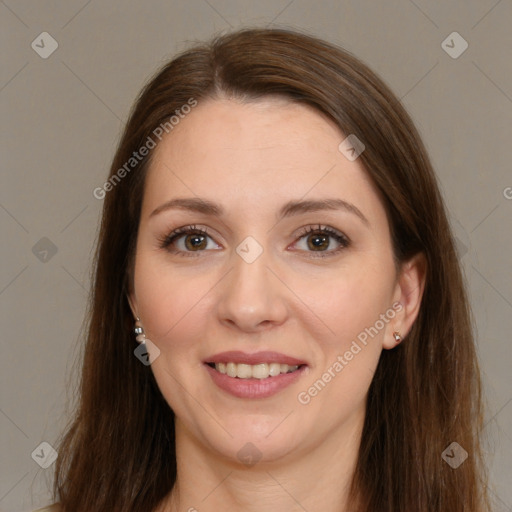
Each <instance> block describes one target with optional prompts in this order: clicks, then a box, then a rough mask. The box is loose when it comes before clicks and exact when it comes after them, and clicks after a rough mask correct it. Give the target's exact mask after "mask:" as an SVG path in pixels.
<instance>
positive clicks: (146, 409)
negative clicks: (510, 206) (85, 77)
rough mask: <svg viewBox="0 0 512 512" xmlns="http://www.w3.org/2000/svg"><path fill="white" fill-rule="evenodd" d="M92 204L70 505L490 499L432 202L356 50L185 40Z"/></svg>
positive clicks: (407, 125)
mask: <svg viewBox="0 0 512 512" xmlns="http://www.w3.org/2000/svg"><path fill="white" fill-rule="evenodd" d="M94 194H95V196H96V197H100V198H103V199H104V210H103V218H102V226H101V232H100V235H99V241H98V247H97V259H96V268H95V282H94V294H93V297H92V301H91V305H90V320H89V331H88V338H87V343H86V345H85V354H84V363H83V373H82V380H81V388H80V402H79V404H78V407H77V411H76V415H75V417H74V418H73V420H72V423H71V424H70V426H69V429H68V430H67V432H66V434H65V436H64V438H63V440H62V443H61V445H60V448H59V450H58V452H59V458H58V460H57V464H56V479H55V485H54V493H55V499H56V501H59V502H60V507H61V508H60V509H59V510H61V511H62V512H69V511H73V512H80V511H92V510H94V511H98V512H100V511H104V512H107V511H108V512H112V511H123V512H128V511H140V510H144V511H158V512H175V511H187V510H188V511H194V510H197V511H200V512H203V511H214V510H232V511H242V510H243V511H252V510H261V509H264V510H268V511H273V510H276V511H277V510H279V511H282V510H287V511H294V510H308V511H309V512H313V511H317V510H323V511H325V510H328V511H333V512H334V511H336V512H346V511H350V512H354V511H360V512H363V511H364V512H370V511H371V512H377V511H379V512H380V511H382V512H384V511H385V512H398V511H404V512H405V511H407V512H410V511H420V512H427V511H428V512H434V511H439V512H441V511H443V512H445V511H450V512H459V511H460V512H462V511H479V512H481V511H485V510H488V508H487V507H488V506H487V499H486V486H485V480H484V477H485V472H484V469H483V466H482V464H481V450H480V441H479V433H480V431H481V428H482V419H481V418H482V414H481V402H480V380H479V373H478V365H477V360H476V356H475V348H474V343H473V338H472V333H471V327H470V312H469V307H468V300H467V297H466V292H465V290H464V286H463V280H462V277H461V272H460V268H459V264H458V260H457V256H456V253H455V250H454V243H453V237H452V234H451V231H450V228H449V224H448V222H447V218H446V214H445V209H444V206H443V201H442V198H441V195H440V192H439V189H438V186H437V183H436V179H435V175H434V173H433V170H432V167H431V164H430V162H429V159H428V156H427V154H426V151H425V148H424V146H423V144H422V142H421V140H420V137H419V135H418V133H417V131H416V129H415V127H414V126H413V123H412V121H411V120H410V118H409V116H408V115H407V113H406V112H405V111H404V109H403V107H402V106H401V105H400V102H399V101H398V100H397V98H396V97H395V96H394V95H393V94H392V93H391V92H390V90H389V89H388V87H387V86H386V85H385V84H384V83H383V82H382V81H381V80H380V79H379V78H378V77H377V76H376V75H375V74H374V73H373V72H372V71H370V70H369V69H368V68H367V67H366V66H365V65H363V64H362V63H361V62H360V61H359V60H357V59H356V58H354V57H353V56H351V55H350V54H348V53H347V52H346V51H343V50H341V49H339V48H337V47H334V46H333V45H330V44H328V43H326V42H324V41H321V40H319V39H316V38H312V37H309V36H305V35H302V34H298V33H295V32H291V31H284V30H267V29H251V30H242V31H238V32H235V33H232V34H228V35H226V36H223V37H219V38H216V39H215V40H214V41H212V42H211V43H210V44H206V45H202V46H197V47H195V48H192V49H191V50H189V51H187V52H185V53H183V54H182V55H180V56H178V57H177V58H175V59H173V60H172V61H171V62H170V63H169V64H167V65H166V66H165V67H164V68H163V69H162V70H161V71H160V72H159V73H158V74H157V75H156V76H155V77H154V78H153V79H152V80H151V81H150V82H149V84H148V85H147V86H146V87H145V89H144V90H143V91H142V94H141V96H140V97H139V99H138V101H137V103H136V105H135V107H134V110H133V112H132V114H131V117H130V120H129V122H128V124H127V127H126V129H125V132H124V135H123V137H122V140H121V142H120V145H119V148H118V151H117V153H116V156H115V158H114V162H113V165H112V169H111V173H110V177H109V179H108V181H107V182H106V183H105V184H104V185H103V186H102V187H98V188H97V189H96V190H95V192H94Z"/></svg>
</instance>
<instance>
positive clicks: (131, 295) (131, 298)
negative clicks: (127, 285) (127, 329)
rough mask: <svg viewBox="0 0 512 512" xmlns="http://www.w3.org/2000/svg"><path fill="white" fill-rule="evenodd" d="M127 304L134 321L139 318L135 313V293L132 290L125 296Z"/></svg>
mask: <svg viewBox="0 0 512 512" xmlns="http://www.w3.org/2000/svg"><path fill="white" fill-rule="evenodd" d="M127 299H128V304H130V309H131V310H132V313H133V317H134V318H135V319H136V318H138V317H139V314H138V313H137V299H136V298H135V292H134V291H133V290H132V291H130V292H129V293H128V294H127Z"/></svg>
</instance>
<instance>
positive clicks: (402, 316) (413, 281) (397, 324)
mask: <svg viewBox="0 0 512 512" xmlns="http://www.w3.org/2000/svg"><path fill="white" fill-rule="evenodd" d="M426 273H427V261H426V258H425V255H424V254H423V253H418V254H416V255H414V256H413V257H412V258H411V259H410V260H408V261H407V262H405V263H403V264H402V266H401V269H400V272H399V275H398V278H397V282H396V286H395V291H394V295H393V304H394V305H395V304H396V305H398V304H401V308H400V306H398V307H396V308H395V307H393V309H395V311H397V314H396V316H395V318H394V319H393V320H392V321H391V322H390V323H389V325H388V327H389V329H387V330H386V336H385V339H384V341H383V348H385V349H391V348H393V347H396V346H397V345H398V343H401V342H400V341H399V342H398V343H397V342H396V340H395V338H394V336H393V333H394V332H399V333H400V336H401V338H402V340H403V339H404V338H405V337H406V336H407V334H408V333H409V331H410V330H411V327H412V325H413V323H414V321H415V320H416V318H417V316H418V313H419V311H420V306H421V299H422V297H423V290H424V289H425V279H426Z"/></svg>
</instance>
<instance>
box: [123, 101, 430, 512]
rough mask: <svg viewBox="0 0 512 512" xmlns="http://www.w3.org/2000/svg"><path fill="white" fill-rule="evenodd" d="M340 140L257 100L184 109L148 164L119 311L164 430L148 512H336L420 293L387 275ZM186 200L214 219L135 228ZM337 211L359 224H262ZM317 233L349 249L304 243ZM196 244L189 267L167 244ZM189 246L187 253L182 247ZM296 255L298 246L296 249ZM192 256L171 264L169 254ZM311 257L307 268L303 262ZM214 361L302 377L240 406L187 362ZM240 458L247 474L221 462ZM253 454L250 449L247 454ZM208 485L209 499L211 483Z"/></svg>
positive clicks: (166, 219) (391, 269) (385, 257)
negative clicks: (274, 363) (288, 211)
mask: <svg viewBox="0 0 512 512" xmlns="http://www.w3.org/2000/svg"><path fill="white" fill-rule="evenodd" d="M344 138H345V136H344V135H343V134H342V133H341V132H340V131H339V129H338V128H337V126H336V125H335V124H334V123H333V122H332V121H330V120H329V119H327V118H326V117H324V116H323V115H321V114H320V113H318V112H317V111H316V110H314V109H312V108H310V107H308V106H304V105H298V104H293V103H290V102H287V101H285V100H282V99H276V98H272V97H267V98H264V99H260V100H258V101H254V102H250V103H245V104H243V103H241V102H238V101H235V100H230V99H225V98H222V99H215V100H206V101H203V102H200V103H199V104H198V106H197V107H195V108H194V109H193V110H192V112H191V113H190V114H188V115H187V116H186V118H185V119H183V120H182V121H181V122H180V124H179V125H177V126H176V127H175V128H174V130H173V131H172V132H171V133H170V134H169V135H167V136H166V138H164V139H163V140H162V142H161V143H160V144H159V146H158V147H157V148H156V149H155V150H154V154H153V160H152V163H151V166H150V169H149V171H148V175H147V181H146V188H145V192H144V199H143V205H142V212H141V220H140V225H139V233H138V242H137V249H136V251H137V252H136V259H135V272H134V284H133V290H132V292H131V294H130V297H129V298H130V304H131V307H132V310H133V313H134V317H140V319H141V323H142V324H143V326H144V329H145V332H146V337H147V338H148V339H150V340H151V341H152V342H153V343H155V345H156V346H157V347H158V348H159V350H160V355H159V357H157V358H156V360H155V361H154V362H153V364H152V365H151V369H152V371H153V372H154V375H155V378H156V380H157V382H158V385H159V387H160V389H161V391H162V393H163V395H164V397H165V399H166V400H167V402H168V403H169V405H170V406H171V408H172V409H173V410H174V412H175V415H176V439H177V441H176V447H177V458H178V480H177V484H176V486H175V488H174V490H173V491H172V493H170V494H169V496H168V499H167V500H166V501H165V503H163V504H162V508H161V510H162V511H166V512H167V511H173V512H174V511H178V510H179V511H193V510H194V509H196V510H198V511H200V512H208V511H218V510H231V511H246V512H247V511H249V512H250V511H255V510H258V511H261V510H266V511H282V510H288V511H295V510H304V509H306V510H308V511H309V512H315V511H320V510H321V511H326V510H328V511H345V510H348V508H347V507H348V506H349V505H350V504H348V503H347V490H348V485H349V483H350V479H351V477H352V475H353V472H354V467H355V463H356V459H357V449H358V447H359V443H360V438H361V429H362V425H363V421H364V415H365V401H366V396H367V392H368V388H369V385H370V383H371V380H372V377H373V374H374V371H375V368H376V365H377V362H378V360H379V356H380V354H381V351H382V350H385V349H391V348H393V347H395V346H396V344H397V343H396V341H395V339H394V338H393V332H394V331H399V332H400V333H401V334H402V336H405V335H406V334H407V332H408V331H409V330H410V327H411V325H412V323H413V322H414V320H415V318H416V316H417V313H418V309H419V305H420V301H421V295H422V293H423V286H424V274H425V267H424V261H423V259H422V258H421V257H419V256H418V257H415V258H413V259H412V260H410V261H409V262H406V263H405V264H404V265H403V267H402V268H401V269H400V271H399V272H398V273H397V271H396V268H395V265H394V261H393V253H392V247H391V239H390V231H389V225H388V221H387V217H386V212H385V210H384V206H383V204H382V202H381V200H380V198H379V196H378V194H377V192H376V189H375V188H374V186H373V184H372V182H371V181H370V180H369V178H368V176H367V174H366V172H365V170H364V168H363V167H362V164H361V163H360V160H359V159H356V160H355V161H353V162H351V161H349V160H348V159H347V158H346V157H345V156H344V155H343V154H342V153H341V152H340V151H339V150H338V146H339V144H340V142H341V141H342V140H343V139H344ZM185 197H201V198H204V199H207V200H211V201H215V202H216V203H219V204H220V205H222V207H223V208H224V210H225V212H224V214H223V215H222V216H221V217H214V216H210V215H206V214H204V213H197V212H190V211H185V210H180V209H169V210H165V211H162V212H160V213H158V214H156V215H151V213H152V212H153V211H154V210H155V209H156V208H157V207H159V206H161V205H162V204H164V203H165V202H166V201H169V200H170V199H174V198H185ZM325 197H331V198H332V197H335V198H341V199H343V200H345V201H347V202H349V203H351V204H352V205H354V206H356V207H357V209H358V210H359V211H360V212H362V214H363V215H364V217H365V218H366V219H367V222H368V224H366V223H365V222H363V221H362V220H361V218H359V217H358V216H357V215H355V214H354V213H352V212H349V211H344V210H323V211H316V212H307V213H301V214H299V215H296V216H291V217H287V218H283V219H281V220H279V221H277V220H276V214H277V212H278V210H279V209H280V207H281V206H282V205H283V204H285V203H286V202H288V201H290V200H301V199H319V198H325ZM319 224H320V225H321V226H322V227H324V226H330V227H331V228H333V229H335V230H337V231H340V232H342V233H343V234H345V236H347V237H348V238H349V239H350V241H351V242H350V244H349V246H347V247H344V248H342V250H341V251H340V252H337V253H334V252H333V251H335V249H337V248H338V247H339V246H340V244H339V243H338V242H337V241H336V240H335V239H334V238H332V237H329V238H327V241H326V242H325V244H324V245H322V247H323V252H321V253H320V254H329V253H330V254H331V255H330V256H327V257H324V258H321V257H318V256H317V255H318V254H319V251H318V250H317V251H315V248H314V247H313V248H312V245H313V244H312V243H311V240H312V239H314V238H315V236H314V234H313V235H311V234H305V235H302V233H301V229H302V228H307V227H309V226H312V227H314V228H315V229H316V228H318V225H319ZM187 225H196V226H197V227H200V228H203V229H207V230H208V232H209V236H210V238H208V237H207V238H206V241H205V244H204V245H203V246H202V247H203V248H202V250H201V251H197V250H196V251H195V252H194V250H193V246H192V249H191V244H190V238H191V237H190V236H189V245H188V246H186V245H185V241H186V236H187V235H183V236H182V237H181V238H180V239H178V240H176V241H175V243H174V245H173V246H171V247H169V248H161V247H160V245H159V239H161V238H164V237H166V236H167V235H168V234H169V233H170V232H171V231H173V230H174V229H176V228H180V227H183V226H187ZM248 236H252V237H253V238H254V239H255V240H256V241H257V242H258V243H259V244H260V245H261V247H262V248H263V253H262V254H261V255H260V256H259V257H258V258H257V259H256V260H255V261H254V262H252V263H247V262H246V261H245V260H244V259H243V258H241V257H240V256H239V255H238V254H237V252H236V248H237V246H238V245H239V244H240V243H241V242H242V241H243V240H244V239H245V238H246V237H248ZM192 238H193V237H192ZM308 241H309V244H308ZM187 248H188V251H189V254H190V253H192V256H190V257H187V256H181V255H179V254H176V253H173V252H172V249H174V250H182V251H186V250H187ZM315 256H316V257H315ZM397 301H398V302H400V303H401V305H402V309H401V311H400V312H398V313H396V315H395V316H394V318H393V319H391V320H389V321H388V323H386V324H385V326H384V328H382V329H381V330H380V331H379V332H378V335H376V336H374V337H373V338H369V341H368V344H367V345H366V346H363V345H362V344H361V343H359V345H360V346H361V347H362V350H361V351H360V352H358V353H357V355H355V356H354V357H353V359H352V360H351V361H349V362H348V364H347V365H346V366H345V367H344V368H343V370H342V371H341V372H339V373H336V374H335V375H336V376H335V377H333V378H332V379H331V380H330V382H328V383H327V385H326V386H325V387H324V388H323V389H322V390H321V391H320V392H319V393H318V394H317V395H316V396H314V397H312V398H311V400H310V401H309V403H307V404H302V403H300V402H299V401H298V395H299V393H300V392H304V391H307V390H308V388H309V387H310V386H311V385H312V384H313V383H314V382H315V381H316V380H317V379H320V378H322V375H323V374H324V373H325V372H326V371H327V370H328V368H330V367H331V368H332V366H333V363H334V362H335V361H337V357H338V356H339V355H341V356H343V354H344V353H345V352H346V351H347V350H349V348H350V346H351V344H352V342H353V341H354V340H356V339H357V336H358V334H360V333H361V332H362V331H364V329H365V328H367V327H370V326H373V325H374V324H375V322H376V321H377V320H378V319H379V315H381V314H384V313H386V311H389V310H390V308H391V307H392V304H393V303H394V302H397ZM226 350H242V351H244V352H248V353H254V352H258V351H262V350H271V351H277V352H281V353H284V354H287V355H290V356H293V357H296V358H299V359H301V360H304V361H306V362H307V364H308V368H307V369H306V371H305V372H304V374H302V375H301V377H300V378H299V379H298V380H297V381H296V382H294V383H293V384H292V385H291V386H289V387H287V388H285V389H283V390H281V391H280V392H279V393H277V394H276V395H274V396H272V397H269V398H264V399H240V398H235V397H233V396H230V395H228V394H226V393H225V392H224V391H221V390H220V389H219V388H218V387H217V386H216V385H215V384H213V382H212V380H211V377H210V375H209V374H208V372H207V371H206V370H205V368H204V364H203V361H204V360H205V359H207V358H208V356H211V355H213V354H216V353H219V352H223V351H226ZM248 442H250V443H252V444H253V445H254V446H255V447H257V450H258V453H259V454H261V459H260V460H259V461H258V462H257V464H255V465H253V466H250V467H249V466H246V465H244V464H243V462H241V461H240V460H239V458H238V457H237V452H238V451H239V450H240V449H241V448H242V447H244V446H245V445H246V443H248ZM253 450H254V449H253ZM221 482H222V483H221Z"/></svg>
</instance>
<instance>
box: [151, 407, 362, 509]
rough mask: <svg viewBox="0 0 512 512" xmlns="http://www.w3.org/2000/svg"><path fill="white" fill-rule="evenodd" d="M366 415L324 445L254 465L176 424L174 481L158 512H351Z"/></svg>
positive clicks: (343, 428)
mask: <svg viewBox="0 0 512 512" xmlns="http://www.w3.org/2000/svg"><path fill="white" fill-rule="evenodd" d="M362 420H364V416H363V417H362V418H361V417H358V418H354V420H353V421H352V424H351V425H347V424H344V425H343V427H342V431H339V432H332V435H330V436H329V437H328V439H327V440H324V441H323V442H322V444H321V445H319V446H316V447H314V448H312V449H310V450H309V451H308V452H304V453H301V454H300V455H297V454H294V456H291V455H290V456H287V457H285V458H283V459H281V460H279V461H271V462H263V461H260V462H258V463H256V464H255V465H254V466H245V465H243V464H241V463H240V462H238V461H236V460H232V459H227V458H224V457H222V456H220V455H219V454H214V453H213V452H212V451H208V450H207V449H206V448H205V447H204V445H202V444H200V443H198V442H197V440H195V439H194V438H193V437H192V436H190V435H189V434H188V433H187V432H186V431H185V429H184V428H183V426H182V425H180V424H179V423H178V422H177V424H176V455H177V464H178V466H177V467H178V477H177V480H176V484H175V486H174V488H173V490H172V492H171V493H170V495H169V498H168V499H167V500H166V502H165V503H164V504H163V506H162V508H160V509H159V512H217V511H218V510H230V511H233V512H256V511H257V512H261V510H265V511H266V512H282V511H283V510H286V511H289V512H295V511H297V512H299V511H300V512H304V510H307V511H308V512H320V511H322V512H326V511H329V512H347V511H348V510H354V503H348V499H349V497H348V494H349V490H350V485H351V482H352V477H353V475H354V470H355V465H356V462H357V454H358V449H359V444H360V440H361V429H362Z"/></svg>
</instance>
